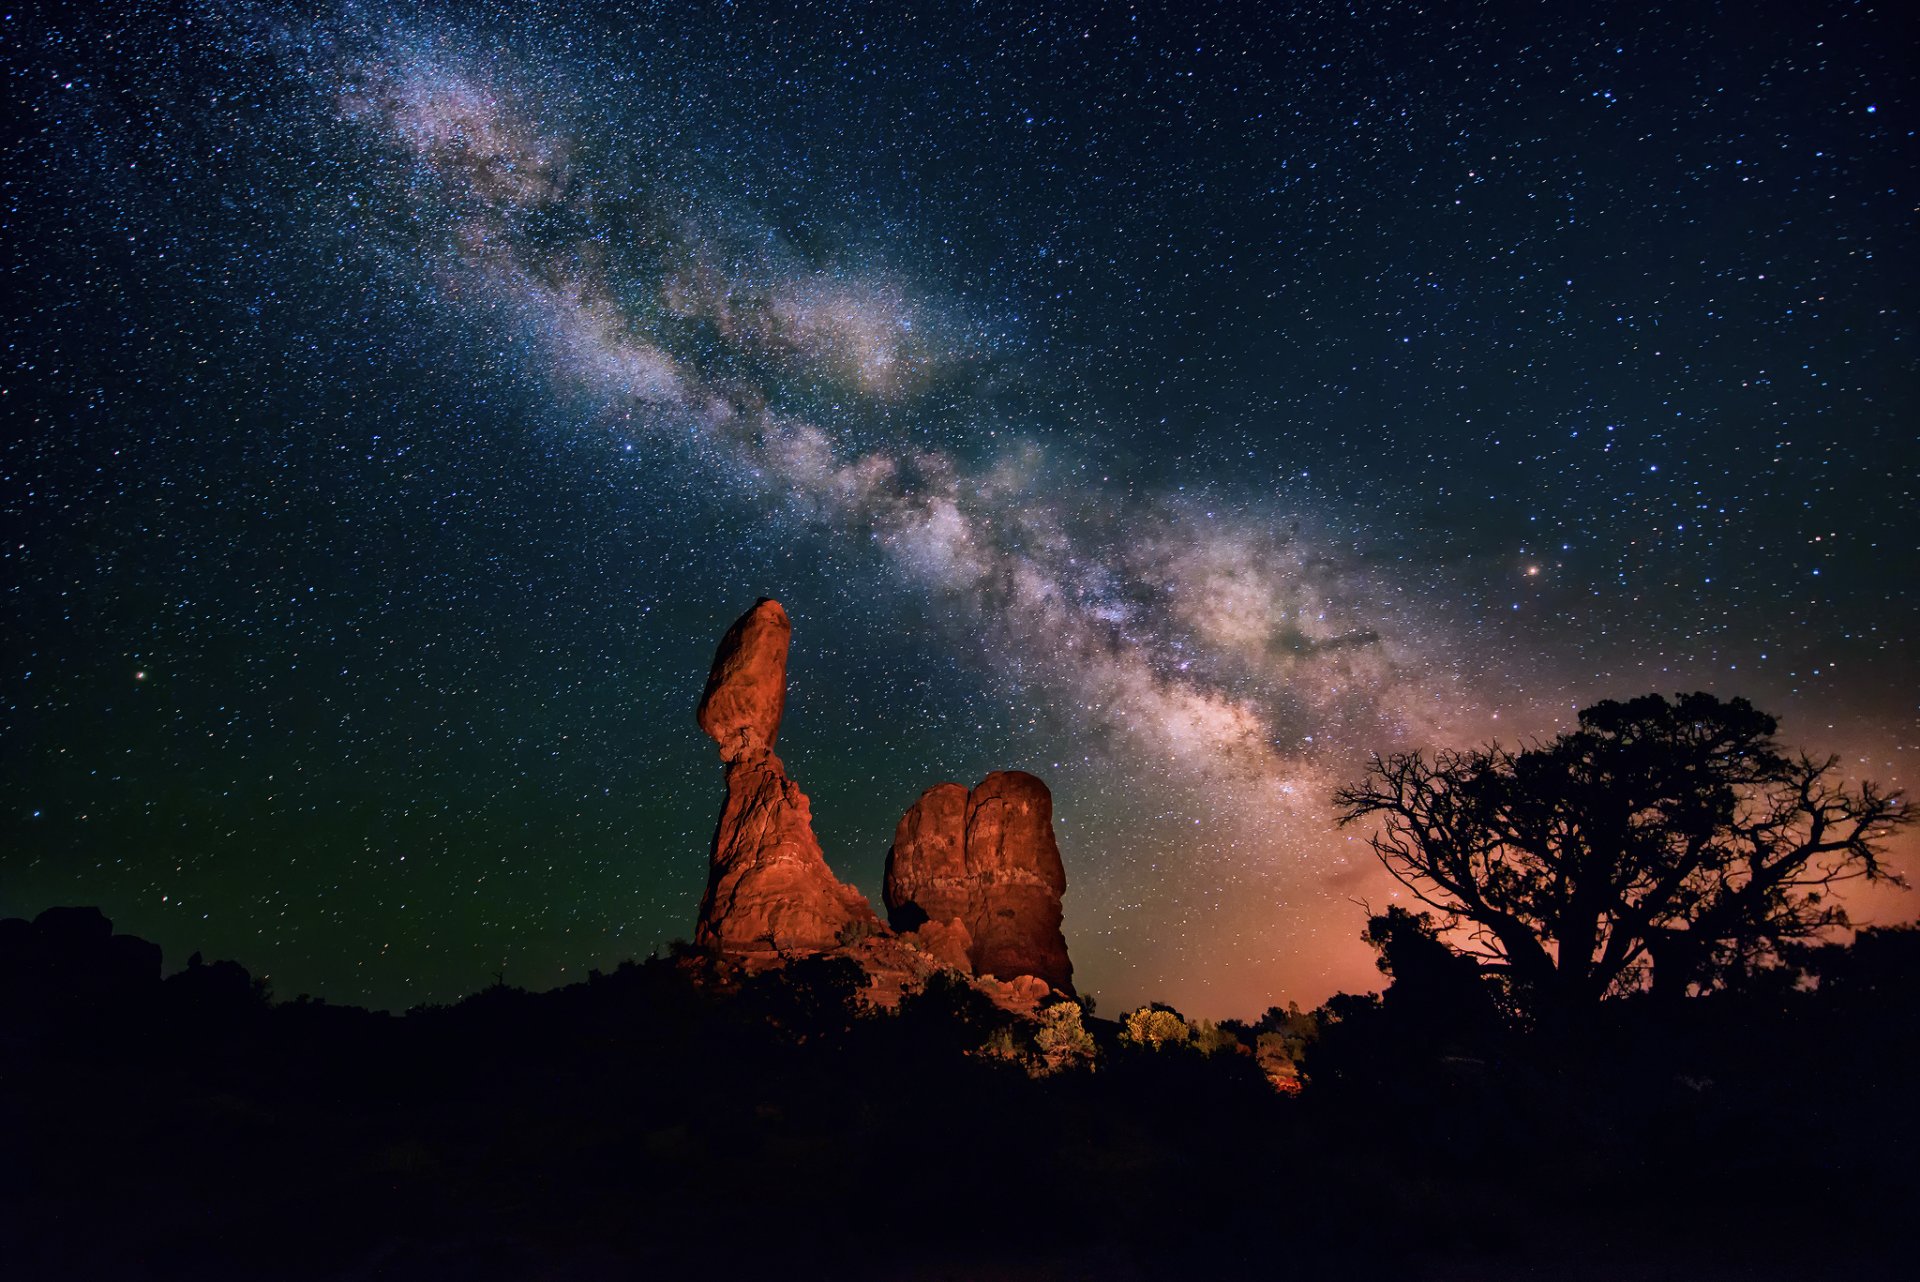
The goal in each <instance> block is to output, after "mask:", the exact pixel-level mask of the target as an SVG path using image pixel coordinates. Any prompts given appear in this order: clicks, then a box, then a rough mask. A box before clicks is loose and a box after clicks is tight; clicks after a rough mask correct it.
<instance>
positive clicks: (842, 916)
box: [694, 599, 881, 954]
mask: <svg viewBox="0 0 1920 1282" xmlns="http://www.w3.org/2000/svg"><path fill="white" fill-rule="evenodd" d="M792 635H793V625H792V623H790V622H789V621H788V619H787V612H786V611H785V610H784V609H782V608H781V606H780V603H779V602H778V601H771V600H765V599H762V600H761V601H760V602H758V603H757V604H756V605H755V606H754V607H753V608H752V609H751V610H749V611H747V612H746V613H745V614H744V615H742V616H740V618H739V620H738V621H736V622H735V623H734V625H733V626H732V627H731V628H729V629H727V634H726V636H725V637H724V638H723V639H722V640H721V642H720V649H719V651H718V652H717V653H716V654H715V655H714V659H713V669H712V671H711V672H710V673H709V674H708V677H707V688H706V693H705V694H704V695H703V696H702V697H701V700H700V709H699V714H698V717H699V722H700V728H701V729H702V730H704V731H706V732H707V734H708V735H709V736H711V737H712V739H713V740H714V742H715V743H717V744H719V745H720V758H721V760H723V761H725V762H726V763H727V800H726V805H725V806H724V807H723V808H722V810H721V812H720V823H719V826H718V827H717V828H716V829H715V831H714V834H713V857H712V862H711V864H710V866H709V868H708V871H707V893H706V895H705V896H704V897H703V898H702V899H701V901H700V922H699V925H698V927H697V928H696V930H695V934H694V938H695V940H696V942H698V943H700V944H702V945H705V946H708V947H714V948H718V949H719V950H720V951H721V952H725V953H740V954H775V953H817V952H824V951H826V950H828V949H831V948H833V947H835V946H836V945H837V944H839V943H841V942H843V941H844V940H846V939H847V938H848V937H849V936H850V934H855V933H861V932H862V931H872V930H878V929H881V926H880V920H879V918H878V917H877V916H876V915H875V914H874V911H873V908H872V907H871V906H870V905H869V904H868V903H867V901H866V898H865V897H864V896H862V895H861V894H860V892H859V891H857V890H855V889H854V888H853V887H851V886H847V885H843V884H842V883H841V882H840V881H839V880H838V879H837V878H835V877H834V875H833V872H832V871H831V870H830V869H829V868H828V867H827V862H826V859H825V858H824V857H823V856H822V854H821V852H820V843H819V841H818V840H816V839H815V838H814V835H813V811H812V807H811V806H810V805H809V804H808V802H807V796H806V794H805V793H803V792H801V791H800V789H799V787H798V786H797V785H796V784H795V783H794V782H793V780H791V779H789V778H788V777H787V769H786V767H785V766H784V765H783V764H781V761H780V758H778V757H776V756H774V755H773V745H774V741H775V739H776V738H777V737H778V736H779V733H780V717H781V714H782V712H783V711H784V710H785V707H786V699H787V645H788V642H789V640H790V638H791V637H792Z"/></svg>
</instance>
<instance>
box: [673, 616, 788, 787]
mask: <svg viewBox="0 0 1920 1282" xmlns="http://www.w3.org/2000/svg"><path fill="white" fill-rule="evenodd" d="M792 639H793V624H792V622H790V621H789V620H788V618H787V612H786V610H785V609H784V608H783V607H782V606H781V604H780V603H779V602H778V601H775V600H772V599H771V598H769V597H762V598H760V600H759V601H757V602H755V603H754V607H753V608H752V609H751V610H748V611H747V612H746V613H745V614H743V615H741V616H740V617H739V618H738V619H736V620H734V624H733V626H732V627H730V628H728V629H727V634H726V636H724V637H722V638H721V639H720V648H719V650H718V651H716V652H715V653H714V656H713V668H712V670H711V671H710V672H708V673H707V688H706V692H705V693H704V694H702V695H701V696H700V711H699V712H698V713H697V714H696V715H697V716H698V718H699V721H700V728H701V729H702V730H704V731H706V732H707V734H708V735H709V736H710V737H711V738H712V739H713V741H714V742H715V743H717V744H719V745H720V759H721V760H722V761H732V760H733V759H734V758H735V757H737V756H739V755H741V754H742V753H743V752H747V751H749V750H750V749H751V748H752V747H753V746H754V745H756V744H757V745H758V746H760V747H763V748H767V749H769V750H770V749H772V747H773V745H774V742H775V740H777V739H778V738H779V737H780V717H781V715H782V714H783V713H784V712H785V711H786V707H787V646H788V643H789V642H791V641H792Z"/></svg>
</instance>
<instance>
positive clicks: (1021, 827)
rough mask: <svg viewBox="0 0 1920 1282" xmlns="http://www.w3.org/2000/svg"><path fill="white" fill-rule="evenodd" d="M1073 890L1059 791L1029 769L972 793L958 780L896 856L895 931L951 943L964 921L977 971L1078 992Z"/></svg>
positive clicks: (917, 811) (890, 892) (919, 812)
mask: <svg viewBox="0 0 1920 1282" xmlns="http://www.w3.org/2000/svg"><path fill="white" fill-rule="evenodd" d="M1066 888H1067V876H1066V870H1065V868H1064V867H1063V866H1062V865H1061V862H1060V847H1059V846H1058V845H1057V844H1056V843H1055V841H1054V838H1053V795H1052V794H1051V793H1049V792H1048V791H1047V786H1046V785H1045V784H1044V783H1042V782H1040V780H1038V779H1036V778H1035V777H1034V776H1032V775H1030V774H1026V773H1024V772H1023V771H1018V770H1005V771H996V772H994V773H993V774H990V775H988V776H987V777H986V778H985V779H983V780H981V781H980V783H979V785H978V786H977V787H975V788H974V789H973V790H972V791H971V792H969V791H968V790H966V789H965V788H962V787H961V786H960V785H959V784H955V783H942V784H936V785H934V786H933V787H931V788H929V789H927V791H926V792H924V793H922V794H921V796H920V800H918V801H916V802H915V803H914V804H913V807H912V808H911V809H909V810H908V811H907V813H906V814H905V815H904V816H903V817H902V818H901V820H900V824H899V827H898V828H897V829H896V830H895V832H894V839H893V849H892V850H890V851H888V852H887V872H886V886H885V898H886V905H887V916H888V919H889V920H890V921H891V922H892V924H893V926H894V929H896V930H901V931H917V932H922V933H925V932H929V931H937V932H938V933H939V934H940V936H941V938H942V942H943V943H947V944H948V946H949V947H951V946H952V945H951V943H950V942H949V941H951V940H953V939H955V938H957V935H956V934H955V932H954V928H955V927H958V928H959V929H960V930H963V931H964V932H965V946H966V949H967V956H968V960H969V961H970V963H971V964H972V969H973V971H974V973H975V974H977V975H982V976H986V975H991V976H994V977H996V978H999V979H1002V980H1011V979H1015V978H1016V977H1019V976H1023V975H1024V976H1034V977H1037V978H1039V979H1042V980H1044V981H1046V983H1047V984H1048V985H1050V986H1051V987H1053V988H1057V989H1064V990H1070V989H1071V988H1072V982H1073V964H1072V962H1070V961H1069V960H1068V958H1067V941H1066V938H1065V936H1063V935H1062V934H1061V932H1060V922H1061V911H1060V897H1061V896H1062V895H1063V894H1065V893H1066Z"/></svg>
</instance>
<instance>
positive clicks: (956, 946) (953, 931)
mask: <svg viewBox="0 0 1920 1282" xmlns="http://www.w3.org/2000/svg"><path fill="white" fill-rule="evenodd" d="M900 938H902V939H904V940H906V941H907V942H908V943H909V944H912V945H913V946H914V947H915V948H918V949H919V950H920V951H921V952H923V953H925V954H926V955H927V956H929V957H931V958H933V960H934V961H936V962H938V963H939V964H940V965H942V966H946V967H948V968H949V969H952V970H957V971H960V972H962V973H964V974H968V975H971V974H972V973H973V932H971V931H969V930H968V929H967V925H966V923H965V922H963V921H961V920H960V919H959V918H958V917H955V918H952V919H951V920H949V921H925V922H921V923H920V925H919V927H918V928H916V929H914V930H911V931H908V932H907V933H906V934H904V935H902V936H900Z"/></svg>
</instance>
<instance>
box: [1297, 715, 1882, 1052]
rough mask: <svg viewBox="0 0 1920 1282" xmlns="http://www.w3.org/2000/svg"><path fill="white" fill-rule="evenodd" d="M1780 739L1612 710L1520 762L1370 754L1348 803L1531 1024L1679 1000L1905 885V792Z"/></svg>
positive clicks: (1713, 720) (1474, 755) (1345, 807)
mask: <svg viewBox="0 0 1920 1282" xmlns="http://www.w3.org/2000/svg"><path fill="white" fill-rule="evenodd" d="M1776 728H1777V723H1776V722H1775V720H1774V718H1772V717H1771V716H1768V715H1767V714H1766V713H1764V712H1761V711H1759V710H1757V709H1755V708H1754V707H1753V705H1751V704H1749V703H1748V702H1747V701H1746V700H1744V699H1733V700H1729V701H1724V702H1723V701H1722V700H1720V699H1718V698H1716V697H1714V696H1712V695H1708V694H1690V695H1678V696H1676V697H1675V699H1674V701H1672V702H1669V701H1668V700H1667V699H1665V698H1664V697H1662V696H1660V695H1646V696H1644V697H1642V698H1638V699H1634V700H1632V701H1630V702H1627V703H1617V702H1613V701H1608V702H1605V703H1600V704H1596V705H1595V706H1593V707H1591V708H1588V709H1586V710H1585V711H1583V712H1582V713H1581V714H1580V722H1579V726H1578V728H1577V729H1575V730H1572V731H1570V732H1568V733H1566V734H1563V735H1560V736H1559V737H1558V738H1556V739H1554V740H1552V741H1551V742H1548V743H1544V744H1537V745H1535V746H1532V747H1528V748H1524V749H1521V750H1519V751H1510V750H1508V749H1505V748H1502V747H1500V746H1499V745H1498V744H1495V745H1492V746H1490V747H1486V748H1480V749H1473V750H1469V751H1443V752H1439V753H1436V754H1434V756H1433V757H1432V758H1431V759H1429V758H1428V757H1427V756H1426V755H1425V754H1422V753H1417V752H1416V753H1396V754H1394V755H1391V756H1386V757H1375V758H1374V759H1373V761H1372V763H1371V764H1370V766H1369V767H1368V770H1367V774H1366V777H1365V778H1364V779H1363V780H1362V781H1361V782H1360V783H1358V784H1355V785H1353V786H1351V787H1346V788H1342V789H1340V790H1339V791H1338V792H1337V793H1336V794H1335V796H1334V801H1335V804H1336V805H1337V806H1338V807H1339V808H1340V819H1341V822H1342V823H1343V824H1350V823H1356V822H1359V821H1361V820H1363V819H1367V818H1376V819H1378V820H1379V821H1380V824H1381V826H1380V828H1379V830H1378V831H1377V832H1376V833H1375V835H1374V836H1373V838H1372V845H1373V849H1374V852H1375V853H1376V854H1377V855H1378V856H1379V858H1380V861H1381V863H1383V864H1384V865H1385V866H1386V868H1387V870H1388V871H1389V872H1391V873H1392V874H1393V875H1394V876H1395V877H1396V878H1398V879H1399V880H1400V882H1401V883H1402V884H1403V885H1405V886H1406V887H1407V888H1408V889H1409V890H1410V891H1412V893H1413V894H1414V896H1415V897H1416V898H1417V899H1419V900H1420V902H1422V903H1424V904H1426V905H1428V906H1430V907H1432V908H1434V909H1437V910H1438V911H1440V912H1441V913H1443V914H1445V915H1446V919H1447V920H1446V922H1445V923H1444V925H1446V926H1447V927H1448V928H1449V930H1450V931H1451V936H1452V937H1453V938H1455V939H1457V940H1458V941H1459V942H1458V943H1457V944H1456V946H1457V947H1458V948H1459V949H1460V950H1461V951H1463V952H1466V953H1468V954H1470V955H1473V956H1476V957H1477V958H1479V959H1480V960H1481V961H1483V962H1484V963H1486V964H1487V965H1489V966H1491V967H1493V968H1495V969H1496V970H1498V971H1499V972H1502V973H1503V974H1504V975H1505V977H1506V979H1507V980H1508V982H1509V984H1510V985H1511V987H1512V988H1513V990H1514V995H1515V997H1516V998H1517V999H1518V1000H1519V1001H1520V1002H1521V1003H1522V1004H1523V1005H1524V1006H1526V1007H1527V1008H1529V1009H1531V1010H1532V1011H1533V1012H1534V1014H1535V1015H1536V1016H1539V1017H1555V1016H1562V1015H1568V1014H1572V1013H1574V1012H1577V1011H1579V1010H1581V1009H1584V1008H1589V1007H1591V1006H1593V1005H1594V1004H1596V1003H1598V1002H1599V1001H1601V1000H1602V999H1604V998H1606V997H1609V996H1613V995H1617V994H1620V993H1624V992H1630V991H1636V990H1640V989H1643V988H1644V989H1651V991H1652V992H1653V993H1654V994H1655V995H1657V996H1661V997H1679V996H1684V995H1685V994H1687V993H1689V992H1695V991H1700V990H1704V989H1707V988H1711V987H1713V986H1715V985H1716V984H1718V983H1720V982H1722V981H1723V980H1724V979H1725V978H1726V977H1727V976H1728V975H1730V974H1732V973H1734V972H1736V971H1738V970H1739V969H1741V968H1743V967H1745V966H1750V965H1752V964H1754V963H1755V962H1756V961H1758V960H1760V959H1762V958H1764V957H1766V956H1768V955H1770V954H1772V953H1774V952H1775V951H1776V950H1777V948H1778V946H1779V945H1780V944H1781V943H1782V942H1785V941H1791V940H1799V939H1806V938H1809V937H1816V936H1819V935H1821V934H1822V933H1823V932H1826V931H1828V930H1829V929H1831V928H1835V927H1844V926H1845V925H1846V924H1847V917H1846V913H1845V911H1844V910H1843V909H1842V907H1841V905H1840V904H1839V903H1838V902H1837V901H1836V900H1835V899H1834V898H1833V894H1832V892H1833V890H1834V888H1835V887H1836V886H1838V885H1840V884H1841V883H1843V882H1847V881H1853V880H1861V881H1886V882H1893V883H1896V884H1900V885H1904V884H1905V882H1904V881H1903V880H1902V879H1901V878H1900V876H1899V875H1898V874H1897V873H1896V872H1894V871H1893V870H1892V869H1891V868H1889V867H1888V866H1887V864H1886V862H1885V860H1884V852H1883V849H1882V846H1883V843H1884V840H1885V838H1886V837H1887V836H1888V834H1889V833H1891V832H1892V831H1893V830H1894V829H1895V828H1896V827H1898V826H1900V825H1902V824H1905V823H1907V822H1908V821H1909V820H1910V819H1911V817H1912V816H1911V814H1910V812H1909V811H1908V810H1907V809H1906V808H1905V807H1904V806H1903V804H1902V802H1901V800H1900V797H1899V794H1898V793H1895V792H1888V791H1885V790H1883V789H1881V788H1879V787H1877V786H1876V785H1874V784H1872V783H1862V784H1859V785H1858V786H1855V787H1849V786H1847V784H1846V783H1845V782H1844V781H1843V780H1842V779H1841V778H1840V775H1839V768H1838V767H1839V759H1838V758H1837V757H1827V758H1815V757H1811V756H1807V755H1805V754H1804V753H1802V754H1793V755H1790V754H1787V753H1783V752H1782V751H1781V750H1780V749H1779V748H1778V746H1777V745H1776V744H1775V742H1774V738H1773V735H1774V731H1775V729H1776Z"/></svg>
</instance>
